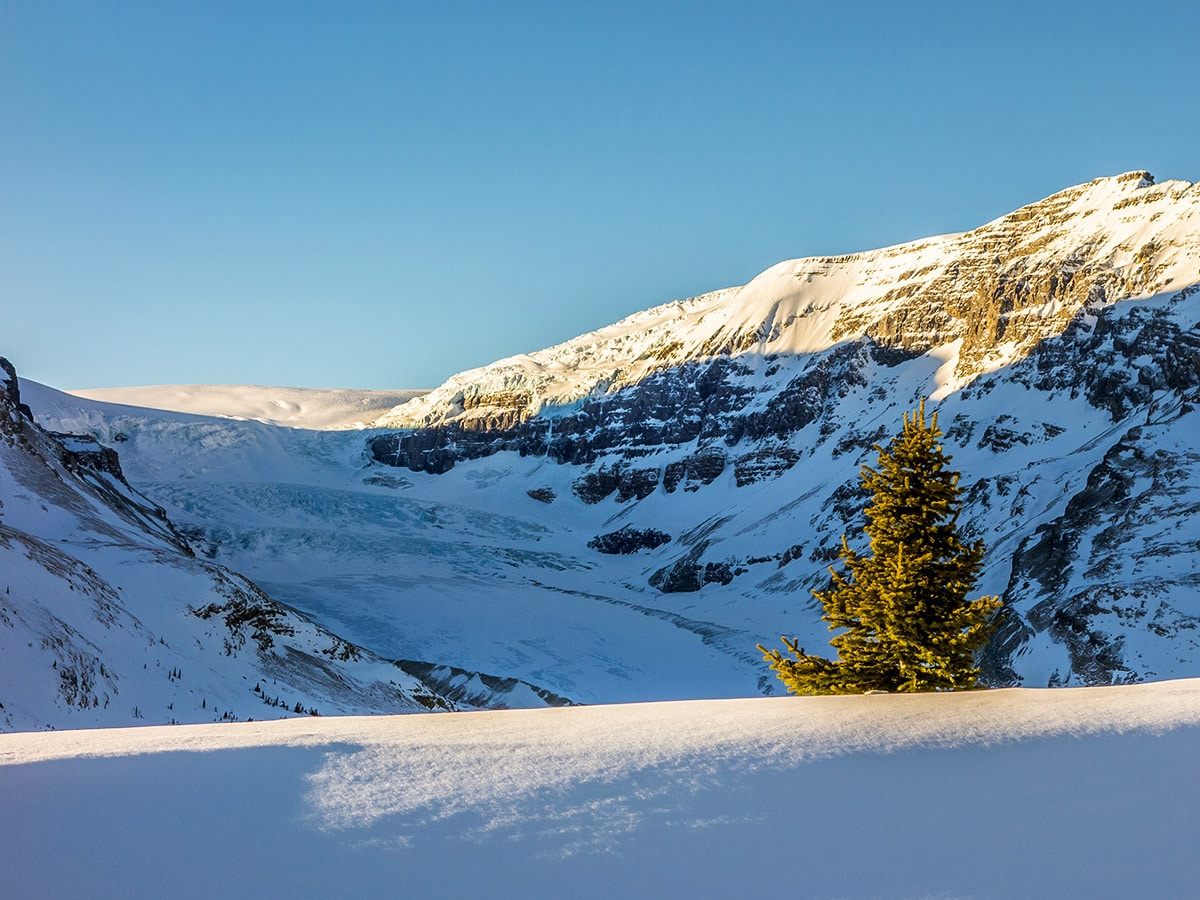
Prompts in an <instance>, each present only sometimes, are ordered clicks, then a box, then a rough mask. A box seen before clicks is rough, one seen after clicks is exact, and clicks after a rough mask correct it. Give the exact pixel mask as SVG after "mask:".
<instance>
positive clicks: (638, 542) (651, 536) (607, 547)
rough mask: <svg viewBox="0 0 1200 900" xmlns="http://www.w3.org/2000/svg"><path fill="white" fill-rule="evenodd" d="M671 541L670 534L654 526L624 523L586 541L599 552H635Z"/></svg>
mask: <svg viewBox="0 0 1200 900" xmlns="http://www.w3.org/2000/svg"><path fill="white" fill-rule="evenodd" d="M670 542H671V536H670V535H669V534H667V533H666V532H665V531H659V530H658V529H656V528H634V527H633V526H632V525H626V526H625V527H624V528H618V529H617V530H616V531H610V532H608V533H607V534H598V535H596V537H594V538H592V539H591V540H590V541H588V546H589V547H591V548H592V549H593V550H597V551H599V552H600V553H637V552H638V551H639V550H653V549H655V548H656V547H661V546H662V545H663V544H668V543H670Z"/></svg>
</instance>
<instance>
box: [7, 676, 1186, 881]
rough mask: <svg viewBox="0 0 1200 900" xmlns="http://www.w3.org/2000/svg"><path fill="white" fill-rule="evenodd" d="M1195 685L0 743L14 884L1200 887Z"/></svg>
mask: <svg viewBox="0 0 1200 900" xmlns="http://www.w3.org/2000/svg"><path fill="white" fill-rule="evenodd" d="M1197 738H1200V680H1187V681H1173V682H1160V683H1156V684H1147V685H1135V686H1122V687H1108V688H1074V689H1060V690H1054V691H1049V690H1024V689H1011V690H1002V691H981V692H974V693H966V694H953V695H945V694H943V695H917V696H900V695H891V696H861V697H818V698H770V699H768V698H764V699H757V700H726V701H692V702H674V703H647V704H635V705H624V706H597V707H578V708H569V709H548V710H519V711H506V712H483V713H452V714H443V715H437V716H396V717H373V718H339V719H333V718H321V719H298V720H296V719H293V720H285V721H278V722H269V723H259V722H255V723H239V724H232V725H197V726H175V727H146V728H136V729H130V728H122V729H111V730H99V731H76V732H50V733H42V734H31V733H27V734H8V735H0V821H5V822H8V823H14V822H20V823H21V827H20V828H19V829H17V828H10V829H7V830H8V832H9V833H8V834H7V835H6V837H5V839H4V840H3V841H0V873H3V876H2V877H3V883H4V886H5V894H6V896H8V897H14V898H24V897H44V896H51V895H54V896H74V897H88V896H117V895H120V896H123V897H159V896H173V897H203V896H214V895H221V896H228V897H250V896H263V895H267V896H289V895H297V894H299V895H305V896H388V897H392V896H406V897H441V896H447V897H448V896H467V895H476V896H488V897H501V898H502V897H522V898H529V897H534V898H536V897H551V896H563V895H564V894H565V895H569V896H573V897H616V896H621V897H635V898H636V897H651V896H655V897H659V896H666V897H674V896H695V897H724V896H750V895H753V894H755V893H758V892H768V891H770V892H772V893H775V892H778V891H780V890H786V891H787V892H788V893H790V894H793V895H797V896H814V897H831V896H836V897H874V896H883V897H922V896H929V897H968V896H970V897H1011V896H1022V897H1088V898H1092V897H1117V896H1185V895H1188V894H1190V893H1192V891H1193V890H1194V887H1195V883H1194V871H1193V867H1192V865H1191V860H1192V859H1193V858H1194V848H1193V846H1192V842H1193V838H1194V835H1195V833H1196V829H1197V828H1198V827H1200V802H1198V801H1200V783H1198V782H1197V781H1196V780H1195V779H1194V778H1192V777H1190V773H1191V772H1192V770H1193V769H1194V755H1195V747H1196V746H1197V743H1196V741H1197Z"/></svg>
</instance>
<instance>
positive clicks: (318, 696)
mask: <svg viewBox="0 0 1200 900" xmlns="http://www.w3.org/2000/svg"><path fill="white" fill-rule="evenodd" d="M419 665H420V664H417V663H411V662H403V661H401V662H398V663H397V662H391V661H387V660H383V659H380V658H378V657H377V656H375V655H374V654H372V653H371V652H370V651H368V650H366V649H364V648H362V647H359V646H356V645H354V644H352V643H350V642H347V641H345V640H343V639H341V638H340V637H337V636H335V635H334V634H331V633H330V632H328V631H327V630H325V629H323V628H321V627H320V626H318V625H316V624H314V623H313V622H312V621H311V620H310V619H309V618H307V617H305V616H304V615H302V614H300V613H298V612H296V611H295V610H293V609H289V608H287V607H285V606H283V605H281V604H280V603H278V602H277V601H276V600H274V599H272V598H271V597H269V596H267V595H266V594H264V593H263V592H262V591H261V590H260V589H259V588H258V587H257V586H256V585H255V584H253V583H251V582H250V581H248V580H247V579H246V578H245V577H243V576H241V575H239V574H237V573H235V572H232V571H230V570H228V569H226V568H224V567H222V566H220V565H217V564H215V563H213V562H211V561H209V560H206V559H203V558H199V559H198V558H196V556H195V554H194V552H193V551H192V549H191V547H190V545H189V544H188V542H187V541H186V539H185V538H184V537H183V536H182V535H181V534H180V533H179V532H178V531H177V530H176V529H175V527H174V526H173V524H172V523H171V522H170V520H169V519H168V518H167V517H166V515H165V513H164V511H163V510H162V508H160V507H158V506H157V505H156V504H155V503H153V502H152V501H151V500H149V499H148V498H147V497H146V496H145V495H143V494H141V493H139V492H138V491H137V490H135V489H133V488H132V487H131V486H130V485H129V483H128V482H127V480H126V478H125V475H124V473H123V471H122V469H121V466H120V461H119V458H118V455H117V454H116V453H115V452H114V451H113V450H112V449H110V448H106V447H103V446H101V445H100V444H99V443H97V442H96V441H95V439H94V438H92V437H90V436H86V435H71V434H51V433H47V432H46V431H44V430H43V429H41V428H39V427H38V426H37V425H35V424H34V422H33V420H32V418H31V416H30V410H29V408H28V406H26V405H25V404H24V403H23V398H22V397H21V394H20V390H19V384H18V381H17V378H16V375H15V372H14V371H13V369H12V367H11V365H9V363H8V362H7V360H3V359H0V731H7V730H28V729H38V728H65V727H76V728H81V727H94V726H100V725H105V726H111V725H126V724H133V723H135V722H145V723H164V722H204V721H217V720H236V719H247V718H255V719H262V718H278V717H281V716H287V715H307V714H309V713H314V714H315V713H324V714H328V713H342V714H346V713H367V712H372V713H377V712H389V711H390V712H403V711H416V710H421V711H424V710H428V709H448V708H454V707H455V701H457V702H458V704H459V705H462V706H464V707H468V708H469V707H471V706H474V705H488V706H491V705H497V704H503V703H505V702H506V701H507V702H508V704H509V705H511V704H513V703H516V704H518V705H530V704H541V703H544V702H548V701H550V702H552V701H553V700H554V699H555V698H551V697H549V696H548V695H545V694H544V692H543V693H541V694H539V693H538V692H537V690H536V689H534V688H533V687H532V686H531V685H527V684H520V683H518V682H515V681H513V682H511V683H507V684H499V685H491V686H489V685H485V684H479V683H478V679H479V676H478V675H477V673H464V672H460V673H454V672H451V671H448V670H447V671H439V670H437V669H436V668H435V667H430V666H426V667H425V668H424V669H420V668H419ZM414 672H416V673H417V674H413V673H414ZM423 676H430V677H423ZM472 679H474V681H475V682H476V683H474V684H472V683H471V682H472ZM431 685H436V688H434V687H431ZM526 695H528V696H526Z"/></svg>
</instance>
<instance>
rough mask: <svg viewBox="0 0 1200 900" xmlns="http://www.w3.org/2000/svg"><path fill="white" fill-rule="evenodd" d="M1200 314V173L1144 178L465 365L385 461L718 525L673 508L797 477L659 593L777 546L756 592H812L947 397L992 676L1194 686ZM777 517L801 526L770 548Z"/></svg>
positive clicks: (388, 423) (405, 415) (377, 439)
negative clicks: (510, 466)
mask: <svg viewBox="0 0 1200 900" xmlns="http://www.w3.org/2000/svg"><path fill="white" fill-rule="evenodd" d="M1198 323H1200V187H1198V186H1196V185H1193V184H1189V183H1186V182H1178V181H1172V182H1166V183H1163V184H1156V183H1155V182H1154V179H1153V178H1152V177H1151V176H1150V175H1149V174H1148V173H1145V172H1132V173H1128V174H1126V175H1121V176H1117V177H1113V178H1103V179H1098V180H1096V181H1093V182H1090V183H1088V184H1085V185H1080V186H1078V187H1074V188H1070V189H1068V190H1065V191H1062V192H1060V193H1058V194H1055V195H1053V196H1051V197H1049V198H1047V199H1046V200H1043V201H1040V202H1038V203H1034V204H1031V205H1030V206H1027V207H1024V208H1022V209H1019V210H1017V211H1015V212H1013V213H1011V214H1009V215H1006V216H1003V217H1001V218H999V219H997V220H995V221H994V222H991V223H988V224H987V225H984V226H982V227H980V228H977V229H975V230H973V231H970V232H966V233H963V234H957V235H947V236H942V237H936V238H930V239H927V240H923V241H917V242H914V243H910V244H904V245H901V246H897V247H891V248H886V249H882V250H877V251H873V252H868V253H861V254H853V255H848V256H842V257H820V258H809V259H800V260H794V261H790V262H785V263H781V264H779V265H777V266H774V267H772V268H771V269H768V270H767V271H766V272H764V273H763V274H761V275H760V276H758V277H757V278H756V279H754V280H753V281H752V282H750V283H749V284H747V285H745V286H744V287H740V288H733V289H728V290H724V291H718V292H715V293H712V294H708V295H705V296H702V297H698V298H694V299H691V300H686V301H682V302H677V303H672V304H667V305H665V306H661V307H657V308H655V309H652V310H648V311H647V312H644V313H640V314H638V315H635V316H632V317H630V318H629V319H626V320H624V321H622V322H619V323H617V324H615V325H613V326H611V327H609V328H606V329H602V330H600V331H598V332H595V333H593V334H589V335H584V336H582V337H579V338H576V339H575V340H572V341H569V342H567V343H564V344H561V345H559V346H556V347H552V348H549V349H547V350H544V351H541V352H539V353H534V354H530V355H528V356H521V357H515V358H512V359H508V360H502V361H500V362H497V363H495V364H493V365H491V366H487V367H485V368H482V369H476V370H473V371H470V372H465V373H463V374H461V375H458V376H455V377H454V378H452V379H450V380H449V381H448V382H447V383H446V384H445V385H443V386H441V387H440V388H438V389H436V390H434V391H432V392H430V393H429V394H427V395H425V396H423V397H421V398H419V399H417V400H415V401H413V402H412V403H409V404H407V405H405V406H403V407H398V408H397V409H396V410H394V411H393V412H392V413H391V414H389V415H387V416H385V417H384V418H382V419H381V420H379V421H378V422H377V423H376V427H378V428H380V429H383V431H382V433H377V434H375V435H373V436H372V437H370V438H369V439H368V452H369V454H370V456H371V458H372V459H373V460H374V461H376V462H377V463H380V464H383V465H386V466H396V467H401V468H406V469H410V470H412V471H414V472H423V473H430V474H435V475H437V474H444V473H447V472H449V471H450V470H451V469H452V468H453V467H454V466H455V465H456V464H459V463H462V462H464V461H469V460H478V459H482V458H485V457H490V456H493V455H496V454H514V455H516V456H517V457H525V458H534V459H538V460H546V461H549V462H552V463H556V464H560V465H564V466H567V467H569V468H570V470H571V472H572V475H571V484H572V493H573V495H574V497H575V498H576V499H577V500H578V501H580V502H582V503H583V504H588V505H600V504H606V503H614V504H616V505H617V506H631V507H636V506H638V505H639V504H649V503H650V502H651V501H652V500H653V502H654V503H655V504H656V506H655V508H656V509H657V508H660V507H662V504H666V503H668V502H671V503H676V506H675V507H673V508H674V509H677V510H678V511H680V512H677V514H678V515H680V516H683V517H685V520H683V521H680V525H681V530H686V529H687V528H688V527H691V526H692V525H698V524H699V523H698V522H696V521H690V522H689V521H687V520H686V516H687V515H692V514H691V513H687V512H682V511H683V510H687V509H690V508H691V507H690V506H685V505H683V503H684V501H683V500H682V499H680V500H678V501H676V500H671V501H668V500H667V499H666V498H667V497H668V496H671V497H674V498H682V497H686V496H689V495H697V494H701V495H702V494H705V493H706V492H716V491H722V492H727V491H729V490H733V491H735V492H736V491H742V492H750V491H764V492H766V491H771V490H774V489H773V488H772V485H776V484H783V483H785V482H786V483H787V485H788V486H789V489H790V490H793V491H794V493H793V494H791V495H789V496H770V497H768V495H767V494H766V493H764V494H761V495H759V494H756V495H755V496H756V497H757V498H758V499H757V500H756V503H757V504H758V507H757V508H758V509H759V510H760V512H761V513H762V515H761V516H760V520H758V521H759V524H757V525H755V524H752V523H749V518H748V517H750V515H751V514H750V513H748V512H747V513H745V514H744V516H743V520H742V523H741V525H740V526H739V527H740V528H742V531H740V532H738V534H741V535H749V534H752V533H753V534H758V535H759V538H760V539H761V541H762V542H763V543H762V546H760V547H759V548H757V551H756V552H740V553H722V551H721V549H720V544H721V542H722V541H725V542H726V543H727V544H729V545H730V546H733V545H735V544H736V545H738V546H742V545H744V543H745V541H746V540H749V538H745V539H739V540H737V541H735V540H734V538H733V533H732V532H730V533H729V534H728V535H726V534H725V533H724V532H722V531H721V530H720V529H717V530H716V531H714V532H712V534H711V535H710V536H709V537H708V538H706V539H705V540H699V541H690V542H687V543H683V542H681V543H680V546H679V548H678V550H674V551H672V552H673V553H676V554H677V555H676V556H675V558H674V559H673V560H672V561H670V562H669V564H667V565H664V566H659V567H658V568H657V569H655V571H654V572H653V573H652V574H650V576H649V577H648V578H647V582H646V583H647V584H648V585H649V586H652V587H653V588H655V589H656V590H658V591H660V592H664V593H678V592H696V591H699V590H701V589H705V590H715V588H710V587H707V586H708V585H717V586H720V587H722V588H730V589H731V590H732V589H737V588H736V586H737V585H739V584H742V583H743V582H744V580H743V579H741V578H739V577H736V574H735V573H737V572H738V570H739V567H741V568H742V569H743V571H746V569H745V566H750V569H749V571H751V572H752V571H754V566H755V562H758V561H765V560H768V559H770V560H773V561H777V562H778V563H779V566H778V567H777V570H776V574H775V575H774V576H770V577H767V578H766V579H765V580H759V581H757V582H755V588H754V589H753V591H751V590H750V589H749V588H746V587H743V588H741V589H740V590H741V591H742V595H743V596H747V597H750V596H755V597H762V596H766V595H768V594H770V593H772V592H776V591H782V590H784V589H785V588H786V589H787V590H789V591H797V590H799V592H800V594H801V596H803V594H804V591H805V589H807V588H811V587H820V586H821V585H822V583H823V578H824V575H823V574H822V571H823V570H822V566H823V565H824V564H826V563H828V562H829V561H831V559H833V558H835V557H836V548H837V545H838V543H839V540H838V539H839V536H840V535H841V534H842V533H844V532H845V533H849V534H850V536H851V540H852V541H853V540H854V535H855V533H856V527H855V520H856V516H858V515H859V512H858V510H859V509H860V502H861V498H860V497H857V496H856V486H855V484H854V482H855V476H856V472H857V470H858V467H859V466H860V465H862V464H863V463H867V464H869V463H870V462H871V460H872V458H873V454H872V450H871V447H872V445H873V444H875V443H877V442H880V441H884V440H886V439H887V437H888V436H889V435H890V434H892V433H894V432H895V431H896V430H897V428H898V426H899V419H900V413H901V412H902V411H903V410H905V409H911V408H912V407H913V406H915V404H916V402H917V400H918V399H920V398H921V397H927V398H932V401H933V405H937V406H939V408H940V410H941V415H942V422H943V427H944V429H945V430H946V432H947V435H946V442H947V445H948V449H951V450H953V451H954V453H955V455H956V457H957V458H958V460H959V464H960V465H961V466H962V468H963V471H964V481H963V484H964V486H965V487H966V488H968V491H969V494H968V499H969V504H970V505H969V510H968V513H967V516H966V518H967V519H969V523H968V524H969V525H970V527H971V528H972V529H973V531H974V533H975V534H976V535H978V536H981V537H983V538H984V539H985V540H986V541H987V542H988V545H989V547H990V548H991V551H990V555H989V557H988V561H987V569H986V571H985V575H984V580H983V584H982V585H981V587H982V589H983V590H986V591H989V592H994V593H1001V594H1003V596H1004V599H1005V601H1006V603H1007V604H1008V606H1007V611H1006V613H1005V620H1004V622H1003V624H1002V627H1001V628H1000V629H999V631H998V632H997V637H996V640H995V641H994V642H993V645H992V647H990V648H989V650H988V652H987V658H986V664H987V667H988V672H989V676H990V677H991V679H992V681H993V683H997V684H1007V683H1017V682H1020V681H1025V682H1027V683H1042V684H1045V683H1079V682H1085V683H1104V682H1109V681H1129V680H1138V679H1143V678H1151V677H1166V676H1167V675H1169V674H1196V673H1197V671H1200V643H1197V625H1200V619H1198V618H1197V616H1200V604H1197V602H1196V600H1195V597H1196V596H1197V595H1196V593H1195V585H1196V583H1197V582H1200V555H1198V553H1200V543H1198V542H1196V541H1194V540H1193V539H1192V534H1191V532H1192V531H1194V524H1193V522H1194V520H1193V519H1192V516H1193V514H1194V512H1195V511H1196V509H1197V506H1196V504H1200V483H1197V481H1196V477H1195V472H1196V471H1197V470H1196V462H1197V460H1196V458H1195V456H1194V455H1193V453H1192V451H1191V447H1193V446H1195V444H1196V443H1197V441H1196V440H1195V438H1196V437H1200V429H1198V426H1197V421H1196V419H1197V417H1196V414H1195V408H1196V406H1197V404H1198V403H1200V330H1198ZM714 496H715V494H714ZM722 496H725V494H722ZM688 502H690V501H688ZM729 502H738V501H729ZM747 502H748V501H747ZM647 508H649V507H647ZM664 508H665V507H664ZM765 510H775V512H772V513H770V514H769V515H768V514H767V512H766V511H765ZM710 512H711V509H710V510H707V511H706V513H705V514H706V515H707V514H709V513H710ZM779 516H786V517H787V518H789V520H790V521H793V522H795V523H798V524H799V530H800V531H801V532H802V533H801V534H798V535H792V536H791V539H790V540H788V541H787V542H786V543H772V542H776V541H778V538H777V537H775V536H774V534H775V533H774V532H773V531H772V529H773V528H775V527H776V526H775V525H771V524H769V523H770V522H771V521H776V520H777V519H778V517H779ZM629 518H630V519H631V521H635V522H636V521H637V520H638V514H637V513H636V512H631V513H629ZM748 523H749V524H748ZM630 527H633V526H630ZM728 527H730V528H732V527H733V526H732V525H730V526H728ZM755 529H757V531H756V530H755ZM673 530H674V529H673ZM797 537H799V538H801V540H800V541H799V542H798V543H797V541H796V538H797ZM830 548H833V549H832V551H831V549H830ZM659 552H663V551H659ZM751 560H754V561H753V562H752V561H751ZM802 561H803V562H804V563H806V564H809V565H812V564H818V565H817V566H816V567H815V572H811V571H810V573H809V574H804V575H801V574H799V573H798V572H797V569H798V567H799V566H800V565H801V562H802ZM793 573H796V574H793ZM753 577H755V578H757V577H758V576H753ZM1051 661H1053V662H1051Z"/></svg>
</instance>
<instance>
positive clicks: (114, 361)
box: [0, 0, 1200, 388]
mask: <svg viewBox="0 0 1200 900" xmlns="http://www.w3.org/2000/svg"><path fill="white" fill-rule="evenodd" d="M1198 33H1200V4H1195V3H1194V2H1192V3H1143V4H1139V5H1136V6H1130V5H1129V4H1117V3H1106V2H1092V3H1060V4H1054V3H1045V2H1041V3H1023V2H1010V3H1004V4H978V5H976V4H962V3H920V2H909V3H857V4H850V3H841V4H833V3H828V4H827V3H800V2H797V3H754V2H740V3H724V4H717V3H703V2H692V3H666V2H664V3H653V4H647V3H628V4H626V3H618V2H608V3H603V4H600V3H594V4H584V3H573V2H553V3H522V2H513V3H498V2H497V3H433V2H426V3H412V4H403V3H398V2H394V3H365V2H354V3H295V2H292V3H267V2H260V3H252V4H247V3H240V2H239V3H220V2H203V3H189V2H171V3H161V2H148V3H134V2H122V3H103V2H100V3H96V2H88V3H57V2H53V0H37V2H20V3H14V2H4V0H0V122H2V123H3V125H2V126H0V355H5V356H8V357H9V358H10V359H12V361H13V362H14V363H15V364H16V366H17V368H18V370H19V371H20V372H21V373H22V374H23V375H24V376H26V377H29V378H33V379H36V380H39V381H43V382H46V383H49V384H52V385H54V386H56V387H64V388H71V387H105V386H121V385H137V384H161V383H196V382H209V383H253V384H283V385H292V386H307V387H374V388H415V387H433V386H435V385H436V384H438V383H439V382H441V381H442V380H443V379H445V378H446V377H447V376H449V375H451V374H453V373H454V372H457V371H460V370H462V369H465V368H471V367H474V366H478V365H483V364H485V363H487V362H490V361H492V360H494V359H498V358H500V357H504V356H509V355H512V354H514V353H520V352H524V351H530V350H535V349H538V348H540V347H544V346H547V345H549V344H553V343H557V342H558V341H561V340H565V339H567V338H570V337H572V336H574V335H576V334H578V333H581V332H584V331H589V330H592V329H594V328H597V327H600V326H602V325H605V324H607V323H609V322H612V321H615V320H616V319H618V318H620V317H622V316H624V315H627V314H629V313H631V312H634V311H636V310H639V309H643V308H645V307H648V306H652V305H655V304H658V303H662V302H666V301H668V300H672V299H676V298H680V297H686V296H690V295H694V294H697V293H702V292H704V291H708V290H713V289H716V288H720V287H726V286H728V285H731V284H740V283H743V282H745V281H747V280H748V279H750V278H751V277H753V276H754V275H755V274H757V273H758V272H759V271H761V270H762V269H764V268H766V267H767V266H769V265H772V264H773V263H775V262H778V261H779V260H782V259H788V258H792V257H797V256H808V255H817V254H827V253H843V252H851V251H855V250H863V249H869V248H872V247H876V246H883V245H886V244H891V243H898V242H901V241H905V240H910V239H915V238H918V237H923V236H925V235H929V234H935V233H942V232H948V231H959V230H964V229H968V228H972V227H975V226H976V225H980V224H982V223H984V222H985V221H988V220H990V219H992V218H995V217H996V216H998V215H1001V214H1003V213H1005V212H1007V211H1009V210H1011V209H1013V208H1015V207H1017V206H1020V205H1021V204H1023V203H1027V202H1030V201H1033V200H1037V199H1039V198H1041V197H1043V196H1045V195H1047V194H1050V193H1052V192H1054V191H1056V190H1058V189H1061V188H1064V187H1067V186H1069V185H1072V184H1076V183H1079V182H1083V181H1088V180H1090V179H1092V178H1094V177H1097V176H1101V175H1110V174H1116V173H1118V172H1122V171H1128V170H1131V169H1142V168H1145V169H1149V170H1150V171H1152V172H1153V173H1154V174H1155V175H1156V176H1157V177H1158V178H1159V179H1160V180H1162V179H1167V178H1179V179H1186V180H1189V181H1194V180H1197V179H1200V150H1198V149H1197V148H1200V114H1198V113H1197V110H1200V65H1197V62H1196V45H1195V40H1196V35H1197V34H1198Z"/></svg>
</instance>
